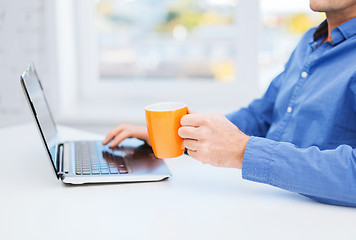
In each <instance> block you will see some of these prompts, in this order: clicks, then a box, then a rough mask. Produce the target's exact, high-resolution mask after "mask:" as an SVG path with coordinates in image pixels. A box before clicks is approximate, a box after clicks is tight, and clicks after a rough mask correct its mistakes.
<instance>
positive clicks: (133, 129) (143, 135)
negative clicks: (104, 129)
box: [102, 124, 151, 148]
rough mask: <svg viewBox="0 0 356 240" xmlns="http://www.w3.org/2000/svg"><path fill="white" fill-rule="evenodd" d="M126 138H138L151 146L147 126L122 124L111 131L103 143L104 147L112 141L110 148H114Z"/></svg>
mask: <svg viewBox="0 0 356 240" xmlns="http://www.w3.org/2000/svg"><path fill="white" fill-rule="evenodd" d="M126 138H138V139H141V140H143V141H145V142H146V143H147V144H149V145H150V146H151V143H150V139H149V137H148V132H147V128H146V126H137V125H130V124H121V125H119V126H117V127H116V128H114V129H113V130H111V131H110V132H109V133H108V134H107V135H106V137H105V139H104V140H103V142H102V143H103V145H106V144H108V143H109V142H110V141H111V140H112V142H111V143H110V146H109V147H110V148H114V147H116V146H117V145H118V144H120V143H121V142H122V141H123V140H125V139H126Z"/></svg>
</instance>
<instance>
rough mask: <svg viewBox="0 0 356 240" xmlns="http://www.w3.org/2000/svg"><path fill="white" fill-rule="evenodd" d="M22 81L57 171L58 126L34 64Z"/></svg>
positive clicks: (24, 74) (22, 77)
mask: <svg viewBox="0 0 356 240" xmlns="http://www.w3.org/2000/svg"><path fill="white" fill-rule="evenodd" d="M21 82H22V84H23V87H24V90H25V92H26V93H27V98H28V100H29V103H30V105H31V107H32V111H33V114H34V115H35V118H36V121H37V125H38V127H39V130H40V132H41V135H42V139H43V140H44V143H45V145H46V148H47V151H48V154H49V157H50V159H51V161H52V164H53V167H54V169H55V171H56V173H57V172H58V166H57V154H56V153H57V146H58V134H57V128H56V124H55V122H54V120H53V117H52V114H51V112H50V110H49V106H48V103H47V100H46V97H45V95H44V92H43V88H42V85H41V82H40V80H39V78H38V76H37V73H36V70H35V68H34V66H33V65H30V66H29V67H28V69H27V70H26V71H25V72H24V73H23V74H22V76H21Z"/></svg>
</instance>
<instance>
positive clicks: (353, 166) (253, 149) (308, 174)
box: [242, 137, 356, 206]
mask: <svg viewBox="0 0 356 240" xmlns="http://www.w3.org/2000/svg"><path fill="white" fill-rule="evenodd" d="M242 177H243V178H244V179H248V180H252V181H256V182H262V183H266V184H270V185H273V186H276V187H279V188H282V189H286V190H289V191H293V192H297V193H300V194H303V195H306V196H308V197H311V198H314V199H316V200H318V201H322V202H325V203H330V204H339V205H347V206H356V150H355V149H352V148H351V147H350V146H346V145H341V146H339V147H338V148H337V149H333V150H324V151H321V150H320V149H318V148H317V147H310V148H306V149H301V148H297V147H296V146H294V145H293V144H291V143H285V142H276V141H272V140H269V139H265V138H258V137H251V138H250V140H249V142H248V144H247V146H246V150H245V154H244V158H243V163H242Z"/></svg>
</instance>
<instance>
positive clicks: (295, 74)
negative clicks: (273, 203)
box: [227, 18, 356, 206]
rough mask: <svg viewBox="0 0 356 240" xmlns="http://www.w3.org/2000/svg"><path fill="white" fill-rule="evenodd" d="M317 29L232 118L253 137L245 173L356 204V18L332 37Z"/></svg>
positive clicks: (246, 176)
mask: <svg viewBox="0 0 356 240" xmlns="http://www.w3.org/2000/svg"><path fill="white" fill-rule="evenodd" d="M315 31H316V29H315V28H313V29H311V30H309V31H308V32H307V33H306V34H305V35H304V36H303V38H302V39H301V41H300V42H299V44H298V45H297V47H296V49H295V50H294V52H293V53H292V55H291V57H290V59H289V61H288V62H287V64H286V66H285V70H284V71H283V72H282V73H281V74H280V75H279V76H277V77H276V78H275V79H274V80H273V81H272V83H271V85H270V86H269V88H268V90H267V91H266V93H265V94H264V96H263V97H262V98H261V99H257V100H255V101H253V102H252V103H251V104H250V105H249V106H248V107H247V108H243V109H241V110H239V111H237V112H234V113H231V114H228V115H227V118H228V119H229V120H230V121H231V122H232V123H234V124H235V125H236V126H237V127H239V128H240V129H241V130H242V131H243V132H245V133H246V134H249V135H251V138H250V140H249V141H248V143H247V147H246V150H245V154H244V158H243V163H242V177H243V178H244V179H248V180H252V181H256V182H261V183H266V184H270V185H272V186H276V187H279V188H283V189H286V190H289V191H293V192H297V193H300V194H303V195H305V196H308V197H310V198H313V199H315V200H317V201H320V202H324V203H329V204H338V205H345V206H356V18H354V19H352V20H350V21H348V22H346V23H344V24H342V25H340V26H339V27H337V28H335V29H334V30H333V31H332V32H331V38H332V39H333V42H325V43H323V40H324V39H325V38H318V39H316V40H314V39H313V35H314V33H315ZM324 37H325V36H324Z"/></svg>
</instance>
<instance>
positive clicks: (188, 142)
mask: <svg viewBox="0 0 356 240" xmlns="http://www.w3.org/2000/svg"><path fill="white" fill-rule="evenodd" d="M184 146H185V147H186V148H187V149H188V150H190V151H197V150H198V149H199V142H198V141H197V140H193V139H184Z"/></svg>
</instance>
